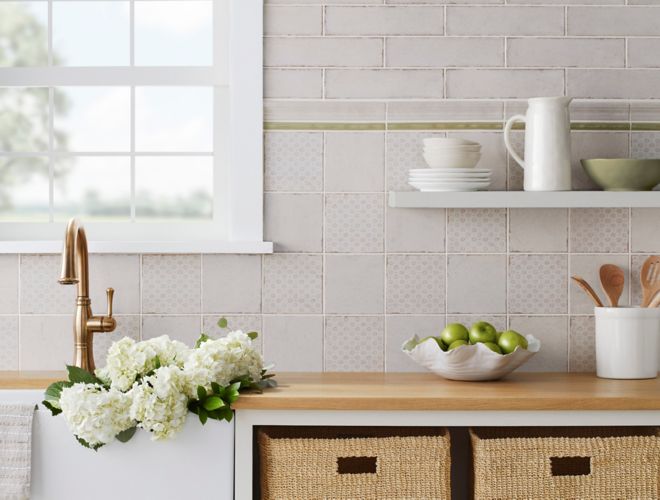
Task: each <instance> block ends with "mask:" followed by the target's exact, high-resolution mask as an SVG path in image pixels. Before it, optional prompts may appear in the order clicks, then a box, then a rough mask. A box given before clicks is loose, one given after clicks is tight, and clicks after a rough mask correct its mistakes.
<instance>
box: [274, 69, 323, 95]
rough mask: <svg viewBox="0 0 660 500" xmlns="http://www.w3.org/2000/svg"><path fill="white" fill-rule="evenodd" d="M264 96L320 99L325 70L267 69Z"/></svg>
mask: <svg viewBox="0 0 660 500" xmlns="http://www.w3.org/2000/svg"><path fill="white" fill-rule="evenodd" d="M264 97H266V98H280V99H285V98H296V99H314V98H316V99H320V98H322V97H323V70H320V69H265V70H264Z"/></svg>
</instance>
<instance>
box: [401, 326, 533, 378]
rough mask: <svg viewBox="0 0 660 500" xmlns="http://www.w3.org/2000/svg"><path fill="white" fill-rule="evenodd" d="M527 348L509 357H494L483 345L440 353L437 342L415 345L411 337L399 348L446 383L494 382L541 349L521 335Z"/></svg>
mask: <svg viewBox="0 0 660 500" xmlns="http://www.w3.org/2000/svg"><path fill="white" fill-rule="evenodd" d="M525 338H526V339H527V344H528V345H527V349H521V348H520V347H516V350H515V351H513V352H512V353H511V354H506V355H502V354H497V353H496V352H493V351H491V350H490V349H488V347H486V346H485V345H483V344H475V345H464V346H461V347H458V348H456V349H453V350H451V351H446V352H445V351H443V350H442V349H440V346H439V345H438V343H437V342H435V341H433V340H427V341H425V342H422V343H421V344H420V343H419V338H418V337H417V335H415V336H414V337H413V338H411V339H410V340H408V341H406V342H405V343H404V344H403V345H402V346H401V349H402V350H403V352H405V353H406V354H407V355H408V356H410V357H411V358H412V359H413V360H414V361H415V362H416V363H417V364H419V365H421V366H423V367H424V368H427V369H428V370H431V371H432V372H433V373H435V374H436V375H440V376H441V377H444V378H448V379H450V380H468V381H476V380H497V379H499V378H502V377H504V376H505V375H507V374H509V373H511V372H512V371H513V370H515V369H516V368H518V367H520V366H521V365H522V364H524V363H526V362H527V361H529V359H530V358H531V357H532V356H534V355H535V354H536V353H537V352H539V350H540V349H541V342H540V341H539V340H538V339H536V338H535V337H534V336H532V335H525Z"/></svg>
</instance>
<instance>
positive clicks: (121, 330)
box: [94, 315, 140, 367]
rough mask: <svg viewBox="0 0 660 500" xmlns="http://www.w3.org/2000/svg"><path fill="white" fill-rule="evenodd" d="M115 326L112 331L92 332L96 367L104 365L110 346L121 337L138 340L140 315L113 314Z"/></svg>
mask: <svg viewBox="0 0 660 500" xmlns="http://www.w3.org/2000/svg"><path fill="white" fill-rule="evenodd" d="M115 320H116V321H117V328H115V331H114V332H109V333H96V334H94V361H95V362H96V366H97V367H101V366H105V364H106V363H105V361H106V358H107V355H108V349H110V346H111V345H112V344H114V343H115V342H117V341H118V340H121V339H123V338H124V337H130V338H132V339H133V340H135V341H139V340H140V316H138V315H133V316H121V315H118V316H115Z"/></svg>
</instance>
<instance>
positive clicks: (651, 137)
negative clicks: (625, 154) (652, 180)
mask: <svg viewBox="0 0 660 500" xmlns="http://www.w3.org/2000/svg"><path fill="white" fill-rule="evenodd" d="M630 157H631V158H651V159H652V158H660V133H659V132H633V133H632V137H631V141H630ZM655 189H656V190H657V189H658V188H657V187H656V188H655Z"/></svg>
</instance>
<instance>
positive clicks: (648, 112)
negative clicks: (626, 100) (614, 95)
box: [630, 101, 660, 141]
mask: <svg viewBox="0 0 660 500" xmlns="http://www.w3.org/2000/svg"><path fill="white" fill-rule="evenodd" d="M630 121H632V122H633V124H634V123H635V122H657V121H660V103H658V102H654V101H646V102H631V103H630ZM634 139H635V134H633V141H634Z"/></svg>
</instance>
